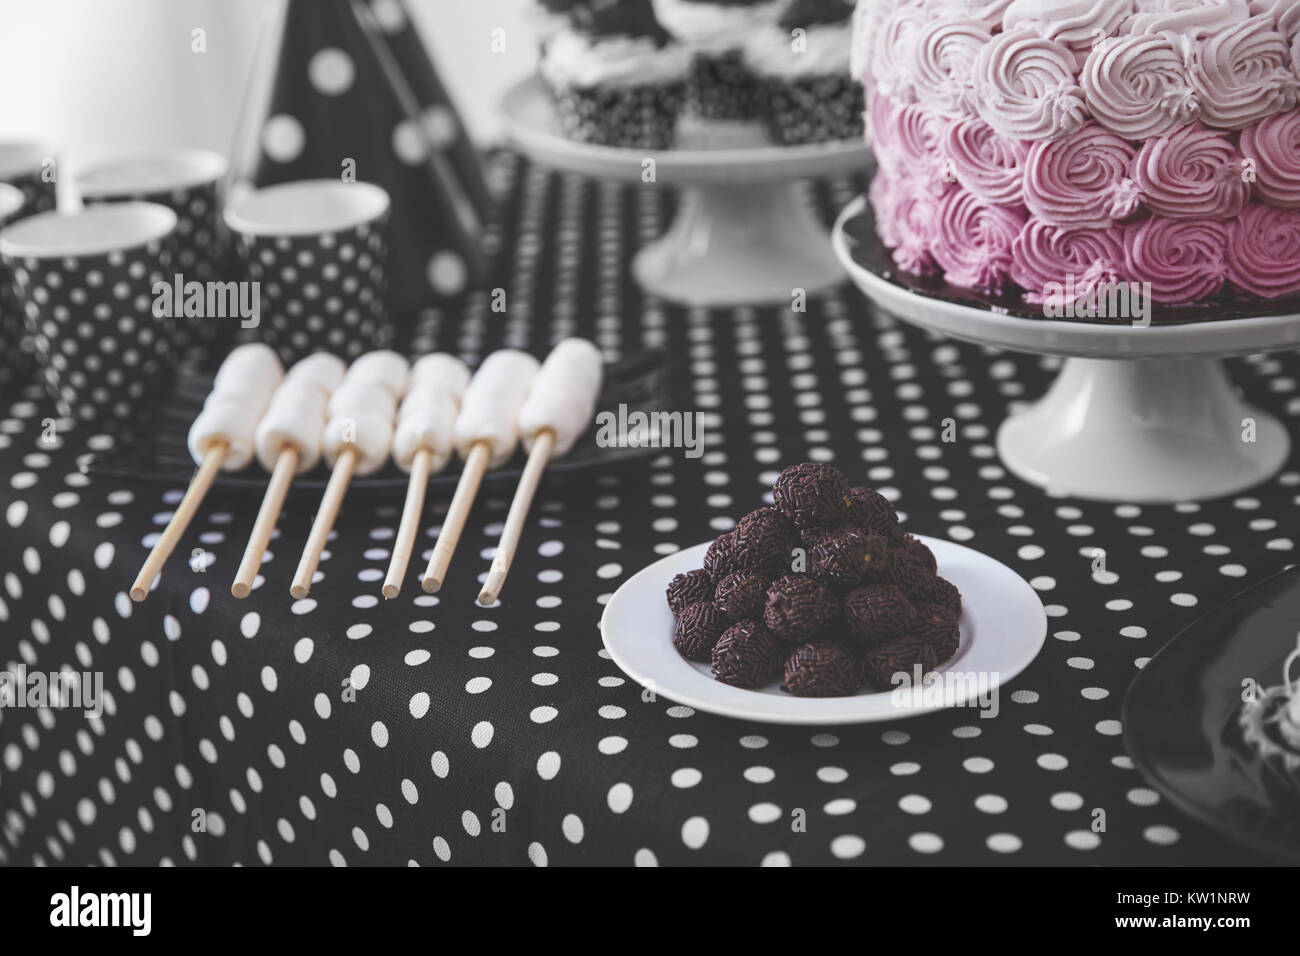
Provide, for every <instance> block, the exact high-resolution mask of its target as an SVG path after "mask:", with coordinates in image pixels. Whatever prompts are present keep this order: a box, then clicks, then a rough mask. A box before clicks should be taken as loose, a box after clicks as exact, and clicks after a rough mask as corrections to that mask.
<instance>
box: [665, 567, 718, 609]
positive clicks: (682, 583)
mask: <svg viewBox="0 0 1300 956" xmlns="http://www.w3.org/2000/svg"><path fill="white" fill-rule="evenodd" d="M665 593H666V594H667V595H668V607H669V608H671V609H672V612H673V614H680V613H681V612H682V611H683V610H684V609H686V608H688V607H690V606H691V605H692V604H698V603H699V602H700V601H712V600H713V581H712V579H711V578H710V577H709V572H707V571H705V570H704V569H703V568H700V569H697V570H695V571H687V572H686V573H685V574H678V575H676V576H674V577H673V579H672V580H671V581H669V582H668V590H667V591H666V592H665Z"/></svg>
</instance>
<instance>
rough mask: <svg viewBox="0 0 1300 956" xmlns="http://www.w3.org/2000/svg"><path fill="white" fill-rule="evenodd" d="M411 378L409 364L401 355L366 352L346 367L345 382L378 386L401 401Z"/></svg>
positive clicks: (386, 351) (388, 352) (387, 352)
mask: <svg viewBox="0 0 1300 956" xmlns="http://www.w3.org/2000/svg"><path fill="white" fill-rule="evenodd" d="M410 376H411V363H410V362H408V361H406V359H405V358H403V357H402V356H401V355H398V354H397V353H396V352H390V351H388V350H386V349H385V350H381V351H378V352H367V353H366V354H365V355H363V356H361V357H360V358H358V359H356V360H355V361H354V362H353V363H352V364H351V365H349V366H348V373H347V375H346V376H345V377H344V381H345V382H359V383H364V384H368V385H378V386H379V387H380V388H383V389H384V390H385V391H387V392H388V393H389V394H391V395H392V396H393V401H395V402H396V401H401V398H402V396H403V395H405V394H406V386H407V383H408V382H409V380H410Z"/></svg>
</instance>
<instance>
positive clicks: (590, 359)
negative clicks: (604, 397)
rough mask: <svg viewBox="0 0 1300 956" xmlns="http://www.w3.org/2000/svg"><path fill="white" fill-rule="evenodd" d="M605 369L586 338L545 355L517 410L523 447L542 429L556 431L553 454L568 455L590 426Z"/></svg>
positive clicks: (569, 340) (566, 344)
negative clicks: (521, 404)
mask: <svg viewBox="0 0 1300 956" xmlns="http://www.w3.org/2000/svg"><path fill="white" fill-rule="evenodd" d="M604 374H605V366H604V362H603V361H602V359H601V356H600V350H599V349H597V348H596V346H594V345H592V344H591V343H590V342H588V341H587V340H586V339H565V340H564V341H563V342H560V343H559V344H558V345H556V346H555V348H553V349H551V354H550V355H548V356H546V361H545V362H543V363H542V367H541V370H540V371H539V372H538V373H537V377H536V378H535V379H533V386H532V388H531V389H530V390H529V392H528V398H527V399H525V400H524V404H523V406H522V407H521V408H520V409H519V437H520V439H521V440H522V441H523V443H524V448H526V449H529V450H531V449H532V447H533V442H534V441H536V440H537V436H538V434H540V433H541V432H542V431H543V430H544V429H547V428H549V429H551V430H552V431H554V432H555V452H554V453H555V455H556V456H557V457H558V456H560V455H564V454H567V453H568V451H569V449H571V448H572V447H573V444H574V442H576V441H577V440H578V439H579V438H580V437H581V436H582V434H583V433H584V432H585V431H586V430H587V426H588V425H590V424H591V416H592V413H593V412H594V411H595V410H596V399H597V398H599V397H600V385H601V381H602V380H603V378H604Z"/></svg>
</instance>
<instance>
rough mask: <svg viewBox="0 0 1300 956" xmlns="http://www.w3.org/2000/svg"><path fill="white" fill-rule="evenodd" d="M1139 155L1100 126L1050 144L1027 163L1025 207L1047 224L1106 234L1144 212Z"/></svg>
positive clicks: (1041, 146) (1042, 145) (1032, 150)
mask: <svg viewBox="0 0 1300 956" xmlns="http://www.w3.org/2000/svg"><path fill="white" fill-rule="evenodd" d="M1136 157H1137V152H1136V151H1135V150H1134V149H1133V147H1132V146H1130V145H1129V144H1128V142H1127V141H1126V140H1124V139H1123V138H1121V137H1119V136H1116V135H1115V134H1114V133H1112V132H1110V131H1109V130H1106V129H1103V128H1102V127H1100V126H1098V125H1096V124H1089V125H1088V126H1085V127H1084V128H1083V129H1081V130H1079V131H1078V132H1076V133H1072V134H1070V135H1069V136H1065V137H1063V138H1061V139H1057V140H1052V141H1050V142H1045V143H1035V144H1034V145H1033V146H1032V147H1031V148H1030V150H1029V155H1028V157H1027V158H1026V159H1025V187H1024V194H1025V205H1026V206H1028V207H1029V211H1030V212H1031V213H1033V214H1034V215H1035V216H1038V217H1039V218H1040V219H1042V220H1044V221H1045V222H1049V223H1052V224H1053V225H1056V226H1068V227H1070V228H1072V229H1082V228H1089V227H1091V228H1095V229H1104V228H1106V227H1107V226H1109V225H1110V224H1111V223H1113V222H1116V221H1119V220H1124V219H1127V218H1129V217H1130V216H1132V215H1133V214H1134V213H1135V212H1137V211H1138V208H1139V207H1140V205H1141V199H1142V197H1141V195H1140V192H1139V189H1138V185H1137V183H1135V182H1134V180H1133V178H1132V176H1133V161H1134V159H1135V158H1136Z"/></svg>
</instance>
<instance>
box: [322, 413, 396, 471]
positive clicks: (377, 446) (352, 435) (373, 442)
mask: <svg viewBox="0 0 1300 956" xmlns="http://www.w3.org/2000/svg"><path fill="white" fill-rule="evenodd" d="M392 441H393V419H392V416H391V415H376V414H373V413H362V414H359V415H356V416H348V415H336V416H334V417H333V418H331V419H330V420H329V424H327V425H326V426H325V433H324V434H323V435H322V436H321V445H322V448H323V450H324V452H325V463H326V464H327V465H329V466H330V467H331V468H333V467H334V463H335V462H336V461H338V458H339V455H340V454H342V452H343V450H344V449H345V448H352V449H354V450H355V451H356V453H357V462H356V466H355V468H354V471H355V472H356V474H358V475H370V474H373V473H375V472H376V471H378V470H379V469H380V468H382V467H383V466H384V462H386V461H388V449H389V447H390V446H391V445H392Z"/></svg>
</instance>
